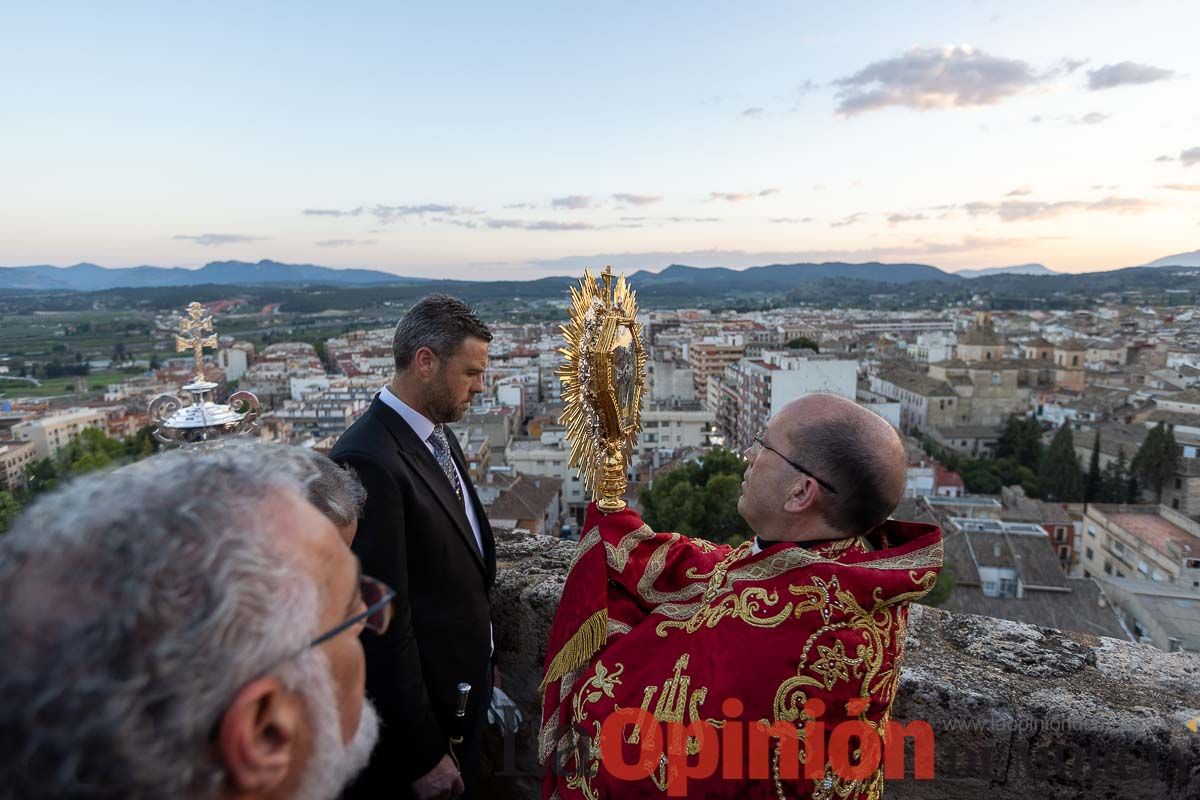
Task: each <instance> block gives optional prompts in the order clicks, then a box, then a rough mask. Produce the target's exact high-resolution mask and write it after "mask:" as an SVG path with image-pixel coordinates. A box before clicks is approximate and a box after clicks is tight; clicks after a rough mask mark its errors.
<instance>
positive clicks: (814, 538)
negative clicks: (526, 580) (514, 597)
mask: <svg viewBox="0 0 1200 800" xmlns="http://www.w3.org/2000/svg"><path fill="white" fill-rule="evenodd" d="M747 456H748V459H749V463H748V466H747V469H746V473H745V482H744V483H743V485H742V493H741V497H740V499H739V501H738V510H739V512H740V513H741V515H742V516H743V517H744V518H745V520H746V522H747V523H748V524H749V526H750V528H751V529H752V530H753V531H754V533H755V534H756V535H755V538H754V539H753V540H752V541H749V542H746V543H744V544H742V545H740V546H738V547H730V546H728V545H715V544H713V543H711V542H707V541H705V540H703V539H691V538H689V537H686V536H683V535H680V534H678V533H658V532H655V531H652V530H650V529H649V528H648V527H646V526H645V525H644V524H643V523H642V521H641V519H640V518H639V517H638V516H637V514H635V513H634V512H633V511H630V510H625V511H621V512H617V513H614V514H608V515H605V514H601V513H600V512H599V511H597V509H596V508H595V505H594V504H593V505H592V506H591V507H589V509H588V514H587V519H586V521H585V524H584V535H583V537H582V539H581V540H580V543H579V548H578V551H577V553H576V556H575V560H574V562H573V564H572V567H571V571H570V573H569V575H568V578H567V583H566V587H565V589H564V591H563V597H562V601H561V603H560V605H559V608H558V612H557V615H556V617H555V621H554V625H553V627H552V629H551V633H550V642H549V646H548V650H547V656H546V671H545V677H544V680H543V691H544V695H543V718H542V728H541V735H540V741H539V747H540V753H539V755H540V757H541V759H542V762H543V764H544V765H545V767H546V774H545V780H544V784H543V796H544V797H545V798H551V799H554V798H557V799H558V800H568V799H569V798H585V799H586V800H595V798H602V797H605V798H607V797H612V798H640V797H656V798H657V797H713V798H716V797H722V798H725V797H729V798H733V797H737V798H817V800H824V799H825V798H829V800H833V798H870V799H871V800H877V799H878V798H879V797H881V795H882V792H883V780H884V773H885V772H887V773H888V774H889V775H891V774H894V772H893V771H894V770H895V769H900V770H901V771H902V770H903V768H904V767H903V763H902V759H903V748H902V747H899V748H897V747H895V746H894V745H895V744H896V742H897V739H899V738H900V737H899V736H898V735H897V731H898V726H897V723H894V722H890V714H891V707H892V701H893V699H894V697H895V692H896V685H897V683H898V681H899V676H900V659H901V656H902V654H903V649H904V638H905V628H906V624H907V619H908V605H909V603H911V602H912V601H913V600H916V599H918V598H920V597H921V596H923V595H924V594H925V593H926V592H928V591H929V590H930V589H931V588H932V587H933V585H934V583H935V582H936V580H937V575H938V572H939V570H940V568H941V564H942V543H941V532H940V531H939V530H938V528H936V527H934V526H932V525H924V524H917V523H906V522H897V521H894V520H889V519H888V515H889V514H890V513H891V512H892V511H893V510H894V509H895V507H896V504H897V503H898V502H899V500H900V498H901V497H902V495H903V493H904V486H905V477H906V474H905V473H906V468H905V458H904V448H903V446H902V444H901V442H900V439H899V436H898V435H897V434H896V432H895V431H894V430H893V429H892V427H891V426H890V425H889V424H888V423H887V422H885V421H884V420H883V419H882V418H880V417H879V416H877V415H876V414H874V413H872V412H870V411H867V410H866V409H864V408H862V407H860V406H858V405H856V404H855V403H853V402H851V401H849V400H846V399H843V398H840V397H835V396H832V395H808V396H805V397H803V398H801V399H799V400H796V401H794V402H792V403H791V404H789V405H788V406H786V407H785V408H784V409H783V410H781V411H780V412H779V413H778V414H777V415H776V416H775V417H773V418H772V419H771V421H770V422H769V424H768V425H767V427H766V429H765V430H764V431H763V432H762V433H760V434H759V435H758V436H756V437H755V445H754V446H753V447H752V448H750V450H749V451H748V452H747ZM889 740H890V744H889ZM900 744H902V742H900ZM894 751H898V752H899V759H900V762H901V764H900V766H899V767H896V766H895V764H894V763H893V758H894V757H896V752H894ZM920 760H921V759H920V758H918V761H920ZM885 766H886V768H885ZM919 766H920V765H918V768H919Z"/></svg>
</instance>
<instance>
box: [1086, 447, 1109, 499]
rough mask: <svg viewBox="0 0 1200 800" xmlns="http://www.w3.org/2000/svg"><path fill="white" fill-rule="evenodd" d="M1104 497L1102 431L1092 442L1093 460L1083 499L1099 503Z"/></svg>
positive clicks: (1089, 464) (1089, 467) (1089, 465)
mask: <svg viewBox="0 0 1200 800" xmlns="http://www.w3.org/2000/svg"><path fill="white" fill-rule="evenodd" d="M1103 496H1104V474H1103V473H1102V472H1101V471H1100V431H1099V430H1097V431H1096V438H1095V439H1094V440H1093V441H1092V459H1091V461H1090V462H1089V463H1088V473H1087V482H1086V484H1085V486H1084V491H1083V499H1084V501H1085V502H1088V503H1097V502H1100V501H1101V500H1102V499H1103Z"/></svg>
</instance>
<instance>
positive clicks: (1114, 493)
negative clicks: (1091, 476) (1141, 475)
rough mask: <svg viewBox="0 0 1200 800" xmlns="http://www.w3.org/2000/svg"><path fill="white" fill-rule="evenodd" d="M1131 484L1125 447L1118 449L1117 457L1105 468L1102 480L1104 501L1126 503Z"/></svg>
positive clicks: (1101, 488) (1101, 494)
mask: <svg viewBox="0 0 1200 800" xmlns="http://www.w3.org/2000/svg"><path fill="white" fill-rule="evenodd" d="M1128 484H1129V461H1128V459H1126V458H1125V448H1124V447H1121V448H1119V449H1118V450H1117V457H1116V459H1114V460H1112V461H1110V462H1108V466H1107V467H1105V468H1104V476H1103V478H1102V480H1101V482H1100V497H1101V502H1103V503H1124V502H1125V492H1126V487H1127V486H1128Z"/></svg>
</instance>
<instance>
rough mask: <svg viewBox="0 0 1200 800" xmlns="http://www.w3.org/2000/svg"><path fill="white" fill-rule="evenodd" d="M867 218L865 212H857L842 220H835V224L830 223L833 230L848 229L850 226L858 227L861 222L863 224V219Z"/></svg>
mask: <svg viewBox="0 0 1200 800" xmlns="http://www.w3.org/2000/svg"><path fill="white" fill-rule="evenodd" d="M865 216H866V213H865V212H862V211H856V212H854V213H853V214H850V215H848V216H845V217H842V218H841V219H837V220H834V221H833V222H831V223H829V227H831V228H846V227H849V226H850V225H856V224H858V223H859V222H862V218H863V217H865Z"/></svg>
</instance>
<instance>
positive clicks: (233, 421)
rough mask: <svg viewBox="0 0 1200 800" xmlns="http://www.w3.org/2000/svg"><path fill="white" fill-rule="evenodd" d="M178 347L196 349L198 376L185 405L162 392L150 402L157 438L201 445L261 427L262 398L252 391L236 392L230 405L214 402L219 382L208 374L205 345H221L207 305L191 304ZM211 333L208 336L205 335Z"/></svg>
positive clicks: (189, 387)
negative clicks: (260, 410)
mask: <svg viewBox="0 0 1200 800" xmlns="http://www.w3.org/2000/svg"><path fill="white" fill-rule="evenodd" d="M179 333H180V334H181V335H179V336H176V337H175V350H176V351H177V352H180V353H183V352H187V351H188V350H191V351H192V355H193V357H194V359H195V366H196V375H195V376H194V377H193V378H192V382H191V383H188V384H186V385H184V386H183V387H182V388H183V390H184V391H185V392H187V393H188V394H189V395H191V399H192V402H191V404H190V405H186V406H185V405H184V404H183V401H182V400H180V399H179V398H178V397H176V396H175V395H173V394H160V395H159V396H158V397H156V398H154V399H153V400H151V401H150V422H151V424H153V425H155V427H154V438H156V439H158V440H159V441H160V442H162V443H163V444H182V445H198V444H202V443H212V442H215V441H219V440H221V439H222V438H224V437H229V436H238V435H240V434H244V433H250V432H251V431H253V430H254V429H255V428H257V427H258V398H257V397H255V396H254V395H253V394H252V393H250V392H234V393H233V394H232V395H230V396H229V403H228V405H226V404H224V403H214V402H213V391H214V390H215V389H216V388H217V384H215V383H213V382H212V381H210V380H207V379H206V378H205V376H204V348H206V347H213V348H215V347H216V346H217V335H216V334H215V333H213V320H212V317H211V316H209V317H206V316H204V307H203V306H201V305H200V304H199V303H189V304H188V307H187V316H186V317H184V318H182V319H180V320H179ZM206 333H207V334H211V335H209V336H205V335H204V334H206Z"/></svg>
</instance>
